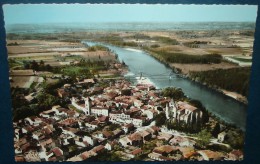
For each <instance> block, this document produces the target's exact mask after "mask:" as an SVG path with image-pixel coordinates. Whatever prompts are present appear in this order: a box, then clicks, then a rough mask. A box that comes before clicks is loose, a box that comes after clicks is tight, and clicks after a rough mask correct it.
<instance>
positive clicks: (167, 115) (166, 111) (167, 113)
mask: <svg viewBox="0 0 260 164" xmlns="http://www.w3.org/2000/svg"><path fill="white" fill-rule="evenodd" d="M165 115H166V118H167V119H169V118H170V116H169V105H168V103H167V104H166V108H165Z"/></svg>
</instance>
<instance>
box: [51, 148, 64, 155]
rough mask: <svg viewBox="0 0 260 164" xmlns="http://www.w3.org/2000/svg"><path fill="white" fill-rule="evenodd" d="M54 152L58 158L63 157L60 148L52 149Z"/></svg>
mask: <svg viewBox="0 0 260 164" xmlns="http://www.w3.org/2000/svg"><path fill="white" fill-rule="evenodd" d="M52 152H53V153H54V154H55V156H56V157H60V156H62V155H63V152H62V150H61V149H60V148H58V147H55V148H53V149H52Z"/></svg>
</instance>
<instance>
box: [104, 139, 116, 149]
mask: <svg viewBox="0 0 260 164" xmlns="http://www.w3.org/2000/svg"><path fill="white" fill-rule="evenodd" d="M117 144H118V143H117V142H116V141H115V140H114V141H109V142H107V143H106V145H105V148H106V149H107V150H109V151H110V150H112V149H113V148H114V146H115V145H117Z"/></svg>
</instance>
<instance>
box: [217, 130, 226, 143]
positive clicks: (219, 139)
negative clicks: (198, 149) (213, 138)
mask: <svg viewBox="0 0 260 164" xmlns="http://www.w3.org/2000/svg"><path fill="white" fill-rule="evenodd" d="M226 135H227V133H226V132H225V131H223V132H221V133H219V134H218V142H223V141H224V140H225V137H226Z"/></svg>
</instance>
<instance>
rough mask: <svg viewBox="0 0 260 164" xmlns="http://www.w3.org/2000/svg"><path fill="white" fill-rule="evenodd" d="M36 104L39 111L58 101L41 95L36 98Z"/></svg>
mask: <svg viewBox="0 0 260 164" xmlns="http://www.w3.org/2000/svg"><path fill="white" fill-rule="evenodd" d="M37 100H38V104H39V107H40V108H41V109H48V108H50V107H52V106H53V105H56V104H57V103H58V102H59V99H58V98H57V97H55V96H52V95H50V94H47V93H41V94H39V95H38V96H37Z"/></svg>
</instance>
